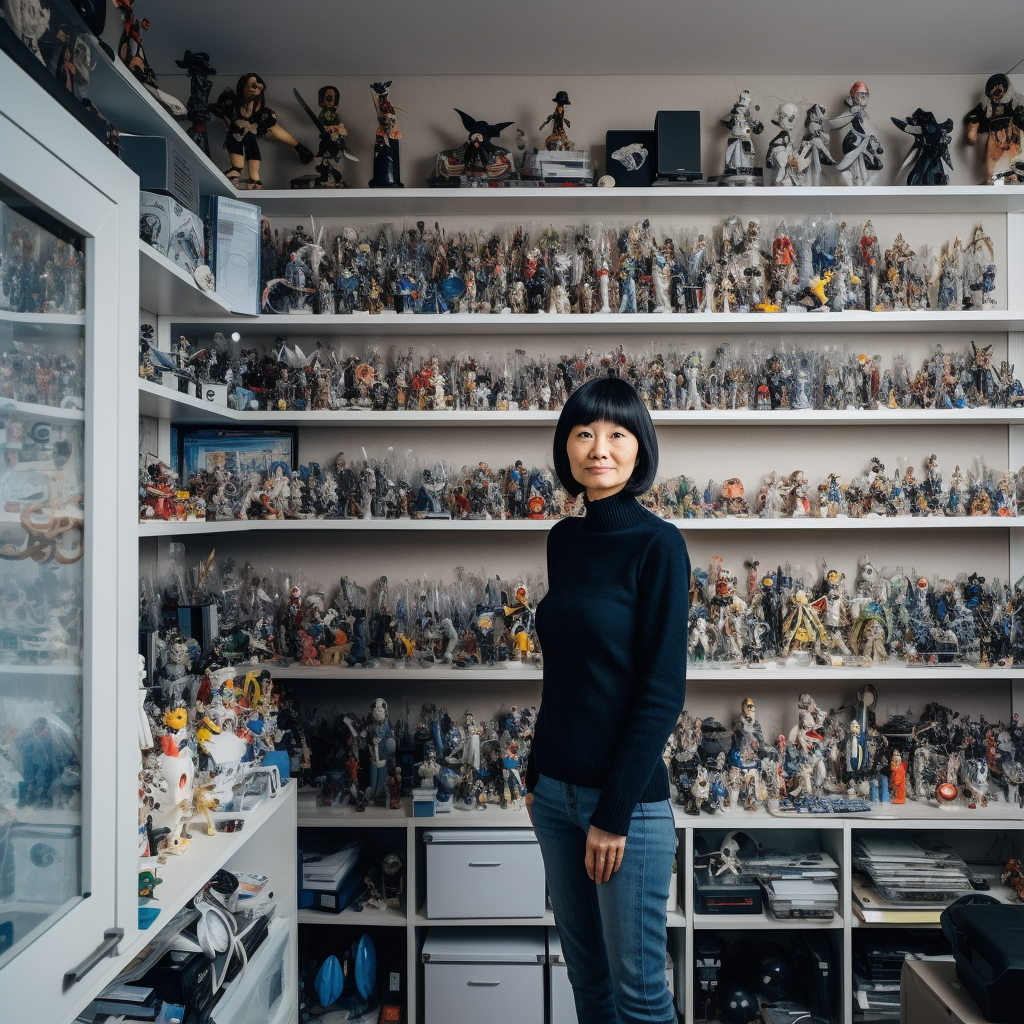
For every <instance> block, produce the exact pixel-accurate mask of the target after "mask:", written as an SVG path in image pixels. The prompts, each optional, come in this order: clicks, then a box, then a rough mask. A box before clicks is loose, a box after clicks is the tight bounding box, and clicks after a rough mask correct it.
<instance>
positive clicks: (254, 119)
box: [210, 71, 313, 190]
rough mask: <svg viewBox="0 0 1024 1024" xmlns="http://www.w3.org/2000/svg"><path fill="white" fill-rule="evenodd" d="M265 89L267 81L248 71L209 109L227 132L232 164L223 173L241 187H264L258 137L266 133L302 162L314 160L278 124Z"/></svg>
mask: <svg viewBox="0 0 1024 1024" xmlns="http://www.w3.org/2000/svg"><path fill="white" fill-rule="evenodd" d="M266 90H267V83H266V82H264V81H263V79H262V78H260V76H259V75H257V74H256V73H255V72H252V71H250V72H248V73H247V74H244V75H242V77H241V78H239V79H238V84H237V85H236V86H235V88H234V89H233V90H232V89H225V90H224V92H222V93H221V94H220V96H219V97H217V102H216V104H215V105H214V106H213V107H211V108H210V109H211V110H213V112H214V113H215V114H217V116H218V117H220V119H221V120H222V121H223V122H224V127H225V128H226V129H227V133H228V136H227V138H226V139H225V140H224V148H225V149H226V150H227V151H228V159H229V160H230V161H231V166H230V167H229V168H228V169H227V170H226V171H225V172H224V173H225V174H226V175H227V178H228V181H230V182H231V183H232V184H233V185H234V186H235V188H238V189H241V190H245V189H260V188H263V182H262V181H261V180H260V146H259V140H260V139H261V138H263V136H265V135H268V136H270V138H272V139H277V141H278V142H283V143H285V145H288V146H291V147H292V148H293V149H294V150H295V152H296V154H297V155H298V157H299V159H300V160H301V161H302V162H303V163H304V164H308V163H311V162H312V160H313V154H312V152H311V151H310V150H309V149H307V148H306V147H305V146H304V145H303V144H302V143H301V142H299V141H298V139H296V138H295V137H294V136H293V135H290V134H289V133H288V132H286V131H285V130H284V128H282V127H281V126H280V125H279V124H278V123H277V115H276V114H275V113H274V111H273V110H271V109H270V107H268V106H267V104H266ZM243 171H244V172H245V173H244V175H243Z"/></svg>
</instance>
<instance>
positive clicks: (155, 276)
mask: <svg viewBox="0 0 1024 1024" xmlns="http://www.w3.org/2000/svg"><path fill="white" fill-rule="evenodd" d="M139 306H140V307H141V308H142V309H144V310H146V311H147V312H149V313H152V314H155V315H157V316H163V315H166V314H172V313H173V314H174V315H176V316H231V315H232V313H231V309H230V307H229V306H228V304H227V303H226V302H225V301H224V300H223V299H222V298H221V297H220V296H219V295H218V294H217V293H216V292H215V291H203V289H201V288H200V287H199V285H198V284H196V282H195V279H194V278H192V277H191V276H190V275H189V274H186V273H185V271H184V270H182V269H181V267H178V266H176V265H175V264H174V263H172V262H171V261H170V260H169V259H168V258H167V257H166V256H164V255H163V254H162V253H159V252H157V250H156V249H154V248H153V246H151V245H148V244H147V243H146V242H144V241H142V240H141V239H139ZM238 315H239V316H244V315H245V314H242V313H240V314H238Z"/></svg>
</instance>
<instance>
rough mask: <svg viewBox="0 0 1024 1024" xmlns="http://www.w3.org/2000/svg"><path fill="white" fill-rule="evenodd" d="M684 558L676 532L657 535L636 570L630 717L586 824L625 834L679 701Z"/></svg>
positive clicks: (686, 585) (686, 580) (685, 607)
mask: <svg viewBox="0 0 1024 1024" xmlns="http://www.w3.org/2000/svg"><path fill="white" fill-rule="evenodd" d="M689 589H690V559H689V556H688V555H687V551H686V542H685V541H684V540H683V537H682V534H680V533H679V531H678V530H676V529H674V528H673V529H672V530H671V531H669V530H659V531H658V533H657V535H656V537H655V538H654V540H653V541H652V543H651V545H650V547H649V548H648V550H647V553H646V556H645V558H644V562H643V565H642V566H641V567H640V571H639V593H638V595H637V608H638V619H637V621H638V633H639V635H638V636H637V641H636V648H635V649H636V652H637V668H636V675H635V678H634V682H633V687H634V689H633V702H632V713H631V714H630V717H629V721H628V722H627V723H626V726H625V728H624V730H623V733H622V740H621V742H620V743H619V746H618V749H617V750H615V751H614V753H613V754H612V761H611V769H610V771H609V772H608V776H607V779H606V781H605V784H604V786H603V788H602V791H601V798H600V800H599V801H598V804H597V808H596V809H595V811H594V814H593V816H592V817H591V819H590V821H591V824H592V825H596V826H597V827H598V828H600V829H603V830H604V831H606V832H611V833H613V834H615V835H620V836H624V835H626V834H627V833H628V832H629V819H630V817H631V816H632V814H633V810H634V808H635V807H636V805H637V802H638V801H639V799H640V795H641V794H642V793H643V791H644V789H646V787H647V784H648V783H649V782H650V779H651V776H652V774H653V772H654V770H655V768H656V767H657V765H658V763H659V761H660V760H661V757H662V753H663V751H664V747H665V742H666V740H667V739H668V737H669V734H670V733H671V732H672V730H673V728H674V727H675V724H676V721H677V719H678V718H679V713H680V712H681V711H682V709H683V700H684V698H685V696H686V624H687V615H688V612H689Z"/></svg>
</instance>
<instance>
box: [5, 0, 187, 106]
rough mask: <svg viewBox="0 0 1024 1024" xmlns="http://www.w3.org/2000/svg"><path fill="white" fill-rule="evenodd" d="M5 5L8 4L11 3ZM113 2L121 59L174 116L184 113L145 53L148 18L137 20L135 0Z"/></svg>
mask: <svg viewBox="0 0 1024 1024" xmlns="http://www.w3.org/2000/svg"><path fill="white" fill-rule="evenodd" d="M5 6H7V7H8V8H11V6H12V5H9V4H8V5H5ZM19 6H20V5H19V4H14V5H13V8H14V9H15V10H17V9H18V7H19ZM114 6H115V7H116V8H117V9H118V10H119V11H120V12H121V18H122V20H123V21H124V28H123V29H122V30H121V38H120V39H119V40H118V43H117V55H118V57H120V58H121V62H122V63H123V64H124V66H125V67H126V68H127V69H128V70H129V71H130V72H131V73H132V74H133V75H134V76H135V77H136V78H137V79H138V80H139V81H140V82H141V83H142V84H143V85H144V86H145V87H146V88H147V89H148V90H149V91H150V92H151V93H152V94H153V95H154V96H155V97H156V98H157V99H158V100H159V101H160V102H161V103H162V104H163V105H164V106H165V107H166V108H167V109H168V110H169V111H170V112H171V113H172V114H173V115H174V116H175V117H185V116H186V115H187V114H188V110H187V108H186V107H185V104H184V103H182V102H181V100H179V99H175V97H173V96H171V95H170V94H169V93H166V92H164V91H163V90H162V89H161V88H160V87H159V85H158V84H157V80H156V74H155V73H154V72H153V69H152V67H150V64H149V59H148V58H147V57H146V51H145V49H144V47H143V45H142V33H143V32H144V31H146V30H147V29H148V28H149V18H143V19H142V20H141V21H140V20H139V19H138V18H137V17H136V16H135V0H114Z"/></svg>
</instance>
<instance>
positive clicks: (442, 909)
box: [423, 829, 544, 918]
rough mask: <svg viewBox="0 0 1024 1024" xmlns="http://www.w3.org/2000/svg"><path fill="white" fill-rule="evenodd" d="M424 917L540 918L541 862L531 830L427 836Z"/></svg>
mask: <svg viewBox="0 0 1024 1024" xmlns="http://www.w3.org/2000/svg"><path fill="white" fill-rule="evenodd" d="M423 838H424V841H425V842H426V844H427V917H430V918H494V917H543V916H544V862H543V860H542V859H541V855H540V847H539V846H538V844H537V837H536V836H535V835H534V834H533V830H532V829H492V830H484V829H472V830H469V829H463V830H456V829H441V830H437V831H433V832H427V833H426V835H425V836H424V837H423Z"/></svg>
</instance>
